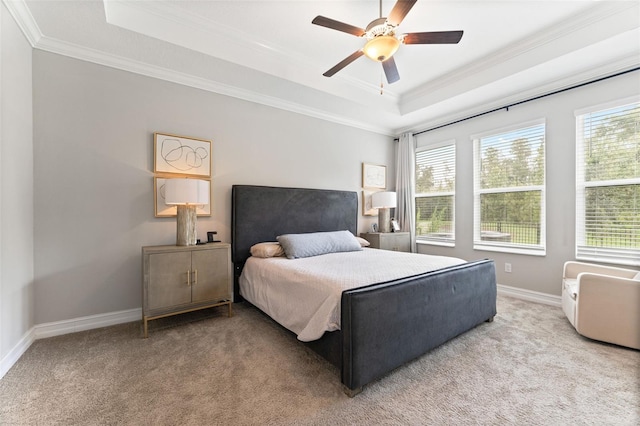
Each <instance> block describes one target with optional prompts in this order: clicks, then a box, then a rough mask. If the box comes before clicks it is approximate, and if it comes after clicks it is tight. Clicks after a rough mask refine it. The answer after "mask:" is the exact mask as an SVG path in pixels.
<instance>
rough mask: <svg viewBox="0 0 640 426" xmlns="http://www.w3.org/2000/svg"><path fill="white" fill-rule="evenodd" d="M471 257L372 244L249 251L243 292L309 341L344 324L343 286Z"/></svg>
mask: <svg viewBox="0 0 640 426" xmlns="http://www.w3.org/2000/svg"><path fill="white" fill-rule="evenodd" d="M465 262H466V261H464V260H462V259H458V258H454V257H444V256H429V255H425V254H416V253H400V252H394V251H387V250H378V249H367V248H365V249H364V250H361V251H352V252H346V253H330V254H324V255H321V256H314V257H307V258H302V259H287V258H286V257H271V258H257V257H249V259H248V260H247V262H246V264H245V266H244V268H243V271H242V275H241V276H240V294H241V295H242V296H243V297H244V298H245V299H247V300H248V301H249V302H251V303H252V304H253V305H255V306H257V307H258V308H260V309H261V310H262V311H263V312H265V313H266V314H268V315H269V316H270V317H271V318H273V319H274V320H276V321H277V322H278V323H280V324H281V325H282V326H284V327H286V328H287V329H289V330H291V331H292V332H294V333H295V334H296V335H297V336H298V339H299V340H301V341H303V342H309V341H312V340H317V339H319V338H320V337H322V335H323V334H324V332H325V331H335V330H339V329H340V301H341V297H342V292H343V291H344V290H348V289H351V288H356V287H362V286H365V285H368V284H375V283H380V282H385V281H389V280H394V279H398V278H402V277H407V276H412V275H417V274H420V273H423V272H428V271H433V270H436V269H440V268H444V267H447V266H452V265H458V264H461V263H465Z"/></svg>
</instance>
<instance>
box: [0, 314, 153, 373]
mask: <svg viewBox="0 0 640 426" xmlns="http://www.w3.org/2000/svg"><path fill="white" fill-rule="evenodd" d="M141 319H142V309H141V308H136V309H128V310H126V311H117V312H108V313H106V314H98V315H89V316H86V317H80V318H74V319H70V320H64V321H55V322H48V323H44V324H38V325H35V326H33V327H32V328H31V329H30V330H29V331H28V332H27V333H26V334H25V335H24V336H23V337H22V339H20V341H19V342H18V344H16V345H15V346H14V347H13V349H11V350H10V351H9V353H8V354H7V355H6V356H5V357H4V358H2V360H1V361H0V379H1V378H2V377H4V375H5V374H7V372H8V371H9V369H11V367H13V365H14V364H15V363H16V362H17V361H18V360H19V359H20V357H21V356H22V354H24V353H25V352H26V351H27V349H29V347H30V346H31V344H32V343H33V342H34V341H36V340H37V339H45V338H47V337H53V336H61V335H63V334H69V333H76V332H78V331H84V330H92V329H94V328H101V327H108V326H110V325H116V324H123V323H127V322H132V321H140V320H141Z"/></svg>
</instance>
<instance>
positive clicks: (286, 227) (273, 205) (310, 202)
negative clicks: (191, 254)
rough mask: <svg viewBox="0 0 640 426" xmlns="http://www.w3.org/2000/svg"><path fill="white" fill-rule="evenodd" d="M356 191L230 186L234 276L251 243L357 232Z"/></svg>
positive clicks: (247, 254)
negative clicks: (288, 236)
mask: <svg viewBox="0 0 640 426" xmlns="http://www.w3.org/2000/svg"><path fill="white" fill-rule="evenodd" d="M357 229H358V194H357V193H356V192H352V191H334V190H325V189H305V188H279V187H272V186H255V185H233V187H232V190H231V259H232V261H233V264H234V270H235V274H234V275H235V276H236V277H235V278H236V279H235V281H236V283H235V285H234V294H235V295H236V300H238V299H237V294H238V288H237V278H238V277H239V276H240V273H241V272H242V267H243V266H244V262H245V261H246V260H247V258H248V257H249V255H250V253H249V249H250V248H251V246H252V245H254V244H256V243H259V242H264V241H276V237H277V236H278V235H282V234H301V233H305V232H322V231H342V230H348V231H351V232H352V233H353V235H357Z"/></svg>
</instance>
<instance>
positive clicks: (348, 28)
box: [311, 15, 364, 37]
mask: <svg viewBox="0 0 640 426" xmlns="http://www.w3.org/2000/svg"><path fill="white" fill-rule="evenodd" d="M311 23H312V24H316V25H320V26H321V27H327V28H331V29H332V30H338V31H342V32H343V33H348V34H353V35H354V36H357V37H362V36H363V35H364V30H363V29H362V28H358V27H355V26H353V25H349V24H345V23H344V22H340V21H336V20H335V19H331V18H326V17H324V16H320V15H318V16H316V17H315V18H313V21H311Z"/></svg>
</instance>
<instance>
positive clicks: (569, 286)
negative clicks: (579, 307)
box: [563, 278, 578, 300]
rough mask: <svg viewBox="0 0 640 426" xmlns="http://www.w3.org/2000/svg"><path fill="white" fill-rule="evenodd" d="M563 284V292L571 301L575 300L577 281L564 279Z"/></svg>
mask: <svg viewBox="0 0 640 426" xmlns="http://www.w3.org/2000/svg"><path fill="white" fill-rule="evenodd" d="M563 284H564V290H565V291H566V292H567V293H569V295H570V296H571V298H572V299H573V300H576V297H578V280H577V279H572V278H565V279H564V282H563Z"/></svg>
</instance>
